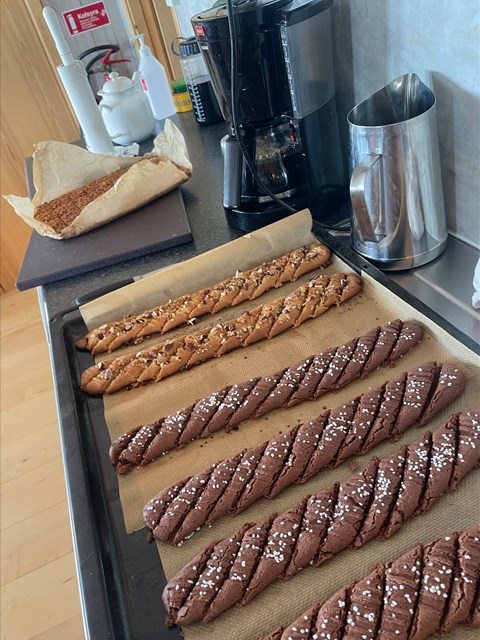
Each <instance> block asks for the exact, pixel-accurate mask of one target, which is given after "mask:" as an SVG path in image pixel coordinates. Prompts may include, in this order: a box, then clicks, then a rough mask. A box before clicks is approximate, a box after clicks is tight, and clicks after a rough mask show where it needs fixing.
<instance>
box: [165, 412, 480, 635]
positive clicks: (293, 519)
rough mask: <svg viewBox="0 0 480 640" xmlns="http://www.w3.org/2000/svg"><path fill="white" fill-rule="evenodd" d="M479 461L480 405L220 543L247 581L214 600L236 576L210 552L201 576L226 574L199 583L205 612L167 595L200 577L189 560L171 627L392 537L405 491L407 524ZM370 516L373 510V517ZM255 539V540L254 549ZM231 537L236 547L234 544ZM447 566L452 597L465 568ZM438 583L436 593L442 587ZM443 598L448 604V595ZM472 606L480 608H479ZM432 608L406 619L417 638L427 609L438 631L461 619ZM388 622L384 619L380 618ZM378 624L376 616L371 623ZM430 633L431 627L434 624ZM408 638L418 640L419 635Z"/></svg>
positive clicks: (174, 584) (178, 583)
mask: <svg viewBox="0 0 480 640" xmlns="http://www.w3.org/2000/svg"><path fill="white" fill-rule="evenodd" d="M451 441H453V442H455V447H451V446H450V444H451ZM415 455H416V456H418V457H419V458H420V459H421V460H424V461H426V463H425V464H424V466H422V467H421V468H419V469H418V470H417V471H416V473H415V476H414V475H413V474H409V473H405V469H406V467H407V460H408V458H409V456H410V457H411V458H413V457H414V456H415ZM392 460H394V461H395V463H394V466H393V471H392V473H398V469H402V472H401V474H400V475H401V481H400V482H399V483H398V482H395V483H393V482H392V483H390V484H388V482H386V479H388V474H387V473H386V471H387V470H388V469H389V467H390V466H391V465H392V462H391V461H392ZM479 464H480V408H479V409H475V410H472V411H470V412H468V413H465V414H454V415H452V416H451V417H450V418H449V420H448V421H447V422H446V423H445V424H444V425H443V426H442V427H440V428H439V429H436V430H435V431H433V432H431V433H429V434H428V438H425V437H424V438H422V439H421V440H419V441H418V442H416V443H413V444H410V445H407V446H404V447H402V448H401V449H400V450H399V451H398V452H396V453H394V454H392V455H390V456H387V457H386V458H384V459H383V460H378V459H377V458H374V459H373V460H372V461H371V463H370V464H369V465H368V466H367V468H366V469H365V470H364V471H362V472H359V473H357V474H355V475H353V476H352V477H351V478H349V479H348V480H347V481H345V482H343V483H341V484H339V485H334V486H333V487H331V488H329V489H325V490H323V491H321V492H319V493H317V494H314V495H312V496H309V497H306V498H304V499H303V500H301V501H300V502H299V503H298V504H297V505H295V506H293V507H292V508H291V509H289V510H288V511H286V512H284V513H282V514H280V515H275V514H274V515H272V516H270V517H269V518H268V519H267V520H265V521H264V522H262V523H260V524H257V525H252V526H250V528H249V529H247V530H246V531H245V533H244V534H243V537H242V539H241V540H240V541H239V538H238V537H236V536H232V538H230V539H226V540H223V541H221V542H220V543H218V544H219V545H222V549H224V553H229V551H230V550H232V547H233V546H234V551H232V555H231V558H232V559H233V562H232V568H233V567H234V566H239V565H240V566H242V567H243V575H244V577H237V578H235V581H236V582H237V583H238V584H236V585H235V591H234V593H233V594H232V593H231V594H229V596H228V597H222V599H221V600H217V594H221V593H222V590H223V589H224V585H225V584H227V583H228V582H229V581H230V582H231V581H232V579H233V576H232V575H231V573H229V572H224V569H223V566H222V567H221V568H220V569H218V567H219V563H220V562H221V560H220V559H219V557H218V555H216V554H215V553H212V554H211V555H210V557H209V558H208V559H207V561H206V564H205V568H204V569H203V572H205V571H208V572H210V573H211V574H214V573H215V572H216V571H218V572H219V573H221V575H222V576H223V577H222V579H221V580H218V581H215V585H214V586H213V585H212V586H211V587H210V586H209V585H208V584H206V583H205V581H203V582H202V586H203V592H204V594H203V597H204V599H205V600H206V601H208V603H209V606H208V608H207V609H206V610H202V613H201V615H198V614H197V609H196V607H192V604H193V603H192V599H191V598H190V600H188V599H184V600H183V601H179V600H178V599H175V600H174V601H173V600H172V599H171V598H170V593H171V592H172V590H176V591H177V592H178V591H179V590H182V589H187V588H188V585H186V584H185V581H184V579H183V575H184V573H187V574H188V575H189V580H191V581H192V582H193V587H195V585H196V584H197V583H198V581H199V580H200V579H201V572H200V571H197V572H193V570H192V569H193V566H192V563H194V562H195V561H192V562H190V563H189V564H187V565H186V567H185V568H184V569H183V570H182V572H181V573H180V574H178V575H177V576H175V577H174V578H172V580H170V581H169V583H168V585H167V587H166V589H165V591H164V594H163V602H164V605H165V608H166V610H167V614H168V616H167V621H168V624H172V623H177V622H178V623H179V624H190V623H193V622H198V621H200V620H210V619H212V618H214V617H216V616H217V615H219V614H220V613H221V612H222V611H224V610H225V609H227V608H229V607H230V606H232V605H234V604H246V603H247V602H249V600H251V599H252V598H253V597H254V596H255V595H256V594H257V593H259V592H260V591H261V590H263V589H264V588H265V587H266V586H267V585H268V584H269V583H270V582H272V581H273V580H275V579H276V578H277V577H278V578H287V577H290V576H292V575H293V574H294V573H296V572H297V571H298V570H300V569H302V568H304V567H305V566H306V565H307V564H308V563H310V564H314V565H315V566H319V565H320V564H322V563H323V562H325V561H326V560H328V558H330V557H331V556H332V555H334V554H336V553H339V552H340V551H342V550H343V549H345V548H347V547H356V546H360V545H362V544H364V543H365V542H366V541H367V540H369V539H370V538H372V537H380V538H385V537H388V536H389V535H391V533H392V532H391V529H390V522H391V519H392V517H393V514H394V513H395V508H396V505H397V501H398V496H399V495H400V494H403V496H404V504H405V503H408V504H409V509H408V512H405V514H404V516H405V517H404V520H405V519H406V518H407V517H409V516H411V515H417V514H420V513H424V512H425V511H427V510H428V509H430V507H431V506H432V505H433V504H434V503H435V502H436V500H437V499H438V498H439V497H440V496H441V495H442V494H443V493H445V492H446V491H453V490H454V489H455V488H456V487H457V485H458V483H459V482H460V480H461V479H462V478H464V477H465V476H466V475H467V473H469V471H471V470H472V469H474V468H475V467H477V466H478V465H479ZM382 470H383V472H382ZM417 478H419V479H420V481H421V483H422V485H423V491H420V492H419V491H418V490H417ZM386 484H387V486H386ZM411 487H412V490H411ZM427 492H428V494H429V496H430V497H429V499H427V500H426V499H424V498H423V494H424V493H427ZM312 508H313V510H314V511H313V514H312V515H315V516H316V518H315V519H316V521H317V523H318V526H319V529H318V530H317V531H316V532H315V535H314V534H313V533H312V532H311V526H309V523H311V521H312V516H308V511H309V509H310V510H311V509H312ZM372 512H375V515H373V514H372ZM252 535H254V539H255V540H256V542H255V543H254V544H253V543H252ZM233 540H235V542H229V541H233ZM246 540H248V544H247V542H246ZM428 553H430V551H428ZM428 553H427V552H425V557H429V556H428ZM442 553H443V552H442ZM444 555H445V554H444ZM442 557H443V556H442ZM465 560H467V558H465V556H464V557H463V562H465ZM428 562H430V559H429V560H428ZM445 562H447V559H446V560H445ZM448 562H450V564H451V571H450V573H449V574H448V575H449V576H450V577H449V578H448V584H447V582H445V585H444V587H441V585H440V587H439V588H438V591H439V593H441V594H443V593H447V596H448V594H449V593H453V590H451V589H450V581H451V579H452V578H451V576H452V575H453V573H455V572H457V574H458V572H461V571H462V570H464V569H462V565H461V564H460V562H458V563H457V562H456V559H455V557H454V555H451V556H448ZM279 566H280V570H279ZM463 567H464V565H463ZM232 570H233V569H232ZM452 572H453V573H452ZM379 579H380V578H379ZM385 580H387V577H385ZM446 581H447V578H446ZM433 586H434V588H435V589H437V585H435V584H434V585H433ZM432 595H433V594H432ZM462 595H463V594H462V593H461V592H458V593H457V594H456V595H455V597H456V598H457V600H458V602H459V603H460V604H461V597H462ZM442 599H443V600H445V598H443V595H442ZM424 602H425V607H423V603H424ZM472 606H473V607H475V605H474V604H472ZM419 607H420V608H419ZM432 607H433V605H432V603H431V600H430V595H428V594H424V596H422V595H421V594H420V596H419V598H418V602H417V612H418V613H415V615H414V617H413V619H412V620H411V621H410V622H409V626H411V629H412V630H413V631H414V633H417V630H418V629H420V628H422V627H425V625H426V622H425V621H424V620H423V619H422V617H421V616H422V615H423V614H422V611H423V609H425V610H427V609H428V610H430V611H431V614H429V615H430V616H432V615H434V620H435V622H434V623H435V624H436V625H438V626H440V627H444V626H448V625H449V624H453V623H454V622H453V621H454V620H456V619H457V617H458V616H453V615H452V616H451V618H452V622H450V619H449V617H448V615H447V613H446V612H445V611H444V610H440V609H438V610H437V612H436V613H435V614H433V609H432ZM412 608H413V609H414V610H415V604H412ZM472 615H473V614H472ZM429 619H430V618H429ZM379 620H380V618H379ZM383 620H384V618H383V616H382V618H381V620H380V621H383ZM385 620H387V618H385ZM347 622H348V620H347ZM377 622H378V620H377ZM373 623H375V617H374V619H372V624H373ZM428 625H431V623H430V622H429V623H428ZM428 628H429V629H430V626H429V627H428ZM429 633H430V631H429ZM411 637H412V638H415V640H418V638H419V637H420V636H415V635H412V636H411Z"/></svg>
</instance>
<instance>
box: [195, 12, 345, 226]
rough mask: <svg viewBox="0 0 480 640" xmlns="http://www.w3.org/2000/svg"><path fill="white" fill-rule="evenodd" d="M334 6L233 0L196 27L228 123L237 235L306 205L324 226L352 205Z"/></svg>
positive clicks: (230, 211)
mask: <svg viewBox="0 0 480 640" xmlns="http://www.w3.org/2000/svg"><path fill="white" fill-rule="evenodd" d="M332 3H333V0H293V1H292V0H230V16H229V11H228V9H227V6H226V4H225V2H217V3H216V5H215V6H214V7H212V8H211V9H209V10H207V11H205V12H203V13H201V14H200V15H197V16H194V17H193V18H192V19H191V21H192V25H193V28H194V32H195V35H196V37H197V41H198V43H199V46H200V48H201V50H202V54H203V56H204V58H205V62H206V64H207V66H208V69H209V72H210V75H211V78H212V82H213V85H214V88H215V92H216V94H217V98H218V101H219V104H220V108H221V111H222V115H223V117H224V119H225V120H226V121H227V122H228V123H229V125H230V133H229V135H228V136H227V137H226V138H224V140H223V141H222V149H223V154H224V171H225V172H224V194H223V200H224V202H223V204H224V207H225V211H226V216H227V219H228V222H229V223H230V224H231V225H232V226H234V227H237V228H240V229H243V230H246V231H249V230H251V229H256V228H258V227H261V226H263V225H265V224H269V223H271V222H274V221H276V220H278V219H280V218H282V217H285V216H286V215H289V214H290V213H291V212H293V211H299V210H300V209H302V208H304V207H309V208H310V210H311V212H312V215H313V217H314V218H316V219H317V220H319V221H323V222H326V221H327V220H328V218H330V217H331V215H332V214H333V213H334V211H335V210H336V209H338V208H339V206H340V205H341V204H342V202H343V201H344V200H345V198H346V195H347V190H346V184H345V176H344V169H343V161H342V155H341V150H340V137H339V130H338V120H337V111H336V104H335V86H334V78H333V50H332V49H333V47H332V34H331V7H332ZM229 18H230V21H229ZM232 44H233V46H232ZM232 52H233V61H232ZM232 62H233V71H234V76H233V83H232ZM232 90H233V98H234V100H233V104H232Z"/></svg>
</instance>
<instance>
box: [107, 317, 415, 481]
mask: <svg viewBox="0 0 480 640" xmlns="http://www.w3.org/2000/svg"><path fill="white" fill-rule="evenodd" d="M390 333H393V334H394V335H395V336H396V338H395V341H394V342H393V349H391V350H389V349H385V348H384V342H385V340H384V336H385V334H390ZM422 337H423V330H422V328H421V327H420V326H419V325H417V324H415V323H414V322H409V321H407V322H402V321H401V320H393V321H392V322H389V323H388V324H386V325H383V326H382V327H376V328H375V329H372V331H370V332H369V333H368V334H366V335H365V336H361V337H360V338H357V339H356V347H355V350H354V352H353V355H352V356H351V358H350V360H349V361H347V360H345V361H344V363H343V366H344V370H343V374H342V375H341V376H340V378H339V379H337V380H336V382H334V381H333V377H332V376H327V372H328V370H329V364H330V362H331V361H332V359H335V360H336V361H338V360H339V359H340V356H339V355H338V354H339V353H342V352H343V350H344V347H345V345H341V346H339V347H335V348H333V349H331V350H329V351H326V352H323V353H321V354H319V355H317V356H312V357H310V358H306V359H305V360H303V361H302V362H300V363H298V364H296V365H293V366H292V367H289V368H288V369H283V370H282V371H279V372H277V373H275V374H273V375H271V376H266V377H265V378H253V379H251V380H247V381H246V382H242V383H239V384H234V385H232V386H228V387H224V389H220V390H219V391H216V392H214V393H212V394H211V395H210V396H208V397H206V398H202V399H201V400H197V401H196V402H195V403H194V404H192V405H191V406H189V407H186V408H185V409H182V410H180V411H177V412H176V413H174V414H172V415H170V416H167V417H165V418H160V420H157V421H156V422H154V423H152V424H148V425H144V426H139V427H136V428H135V429H132V430H131V431H129V432H127V433H125V434H124V435H122V436H121V437H120V438H118V439H117V440H115V441H114V442H113V443H112V446H111V447H110V461H111V462H112V464H113V466H114V467H115V470H116V471H117V473H127V472H128V471H130V470H131V469H133V468H134V467H135V466H139V465H142V466H143V465H146V464H149V463H150V462H153V460H155V459H157V458H159V457H160V456H162V455H163V454H165V453H166V452H167V451H170V450H172V449H175V448H176V447H179V446H182V445H184V444H186V443H187V442H188V441H189V440H194V439H196V438H205V437H208V436H209V435H211V434H212V433H214V432H215V431H218V430H220V429H225V431H230V430H231V429H232V428H233V427H235V426H237V425H238V424H240V423H241V422H242V421H243V420H246V419H248V418H252V417H256V416H257V415H258V413H261V414H262V415H264V414H265V413H267V409H268V410H269V411H272V410H273V409H278V408H280V407H282V406H285V404H282V403H283V402H284V401H283V398H284V397H285V396H284V395H283V394H282V395H280V394H277V393H276V391H277V388H278V387H279V385H280V386H282V387H285V386H286V385H287V384H288V385H292V386H291V387H289V390H288V393H287V396H288V399H287V402H286V406H291V405H293V404H297V403H298V402H302V401H303V400H314V399H316V398H318V397H320V396H321V395H323V394H325V393H327V392H329V391H333V390H335V389H340V388H341V387H343V386H345V385H347V384H348V383H349V382H351V381H352V380H355V379H357V378H359V377H361V376H366V375H368V374H369V373H371V371H373V369H372V367H373V368H376V367H378V366H379V365H380V364H383V365H388V364H390V363H392V362H394V360H395V359H397V358H400V357H401V356H402V355H404V354H405V353H406V352H407V351H409V350H410V349H411V348H413V347H415V346H416V345H417V344H418V343H419V342H420V340H421V339H422ZM379 343H381V344H379ZM376 351H378V352H379V353H378V354H377V355H375V356H374V357H369V356H371V355H372V354H373V353H375V352H376ZM393 356H395V358H393ZM362 362H363V365H362ZM322 363H323V364H322ZM347 372H349V373H348V375H347ZM286 381H288V382H286ZM320 383H321V389H320V388H319V387H320ZM202 405H204V406H207V407H208V409H209V414H208V422H207V423H206V424H205V423H202V424H200V425H197V429H196V430H193V429H192V422H191V420H190V417H191V415H192V412H193V411H194V408H195V407H199V406H202ZM185 433H188V434H189V437H188V438H187V437H186V436H185Z"/></svg>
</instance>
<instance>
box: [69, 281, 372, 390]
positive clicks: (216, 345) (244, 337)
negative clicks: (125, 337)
mask: <svg viewBox="0 0 480 640" xmlns="http://www.w3.org/2000/svg"><path fill="white" fill-rule="evenodd" d="M361 288H362V281H361V279H360V278H359V276H357V275H356V274H354V273H349V274H344V273H337V274H334V275H332V276H316V277H314V278H312V279H311V280H310V281H309V282H308V283H306V284H305V285H303V286H301V287H299V288H298V289H295V290H294V291H293V292H292V293H291V294H289V295H288V296H285V297H284V298H280V299H278V300H275V301H274V302H273V303H272V304H270V305H262V306H261V307H257V308H256V309H253V310H251V311H246V312H245V313H243V314H242V315H241V316H239V317H238V318H235V319H233V320H229V321H227V322H220V323H218V324H216V325H215V326H213V327H211V328H210V329H206V330H202V331H197V332H195V333H193V334H190V335H187V336H185V337H182V338H177V339H176V340H173V341H170V342H166V343H164V344H159V345H155V346H153V347H150V348H149V349H145V350H143V351H139V352H138V353H136V354H133V355H129V356H123V357H120V358H115V359H113V360H106V361H104V362H100V363H98V364H97V365H94V366H93V367H90V368H89V369H87V370H86V371H85V372H84V374H83V375H82V384H81V387H82V389H83V390H84V391H86V392H87V393H91V394H93V395H98V394H102V393H115V392H116V391H119V390H121V389H124V388H126V387H130V386H132V385H137V384H142V383H145V382H149V381H151V380H154V381H159V380H162V379H163V378H166V377H167V376H169V375H172V374H173V373H176V372H177V371H181V370H183V369H190V368H191V367H193V366H195V365H196V364H199V363H201V362H205V361H206V360H209V359H211V358H214V357H220V356H222V355H223V354H225V353H228V352H229V351H232V350H233V349H237V348H238V347H244V346H247V344H251V342H252V336H254V335H255V340H254V341H255V342H256V341H257V340H263V339H264V338H272V337H274V336H276V335H278V334H279V333H283V332H284V331H286V330H287V329H289V328H291V327H294V326H295V327H297V326H299V325H300V324H302V323H303V322H305V321H306V320H308V319H309V318H316V317H317V316H319V315H321V314H322V313H325V311H327V310H328V309H329V308H330V307H331V306H333V305H337V306H338V305H340V304H341V303H342V302H345V300H348V298H351V297H352V296H354V295H356V294H357V293H358V292H359V291H360V290H361ZM262 318H263V319H265V318H268V320H269V322H268V323H265V321H264V320H261V319H262ZM259 319H260V321H261V327H260V330H259V325H258V321H259Z"/></svg>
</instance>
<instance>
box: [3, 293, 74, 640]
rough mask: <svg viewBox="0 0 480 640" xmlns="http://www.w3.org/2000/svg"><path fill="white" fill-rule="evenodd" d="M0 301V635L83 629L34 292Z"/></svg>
mask: <svg viewBox="0 0 480 640" xmlns="http://www.w3.org/2000/svg"><path fill="white" fill-rule="evenodd" d="M0 307H1V345H0V346H1V370H0V373H1V379H0V382H1V404H0V409H1V521H0V523H1V622H0V624H1V638H2V640H26V639H30V638H35V640H67V639H68V640H77V639H79V640H80V639H83V638H84V637H85V636H84V632H83V627H82V618H81V614H80V602H79V597H78V587H77V579H76V572H75V563H74V558H73V552H72V538H71V533H70V522H69V518H68V511H67V502H66V495H65V483H64V478H63V466H62V458H61V453H60V441H59V434H58V423H57V415H56V410H55V401H54V395H53V387H52V375H51V369H50V362H49V356H48V348H47V343H46V338H45V333H44V331H43V326H42V321H41V318H40V312H39V308H38V302H37V295H36V291H35V290H32V291H27V292H22V293H19V292H17V291H12V292H9V293H6V294H4V295H2V296H1V297H0Z"/></svg>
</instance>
